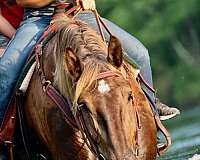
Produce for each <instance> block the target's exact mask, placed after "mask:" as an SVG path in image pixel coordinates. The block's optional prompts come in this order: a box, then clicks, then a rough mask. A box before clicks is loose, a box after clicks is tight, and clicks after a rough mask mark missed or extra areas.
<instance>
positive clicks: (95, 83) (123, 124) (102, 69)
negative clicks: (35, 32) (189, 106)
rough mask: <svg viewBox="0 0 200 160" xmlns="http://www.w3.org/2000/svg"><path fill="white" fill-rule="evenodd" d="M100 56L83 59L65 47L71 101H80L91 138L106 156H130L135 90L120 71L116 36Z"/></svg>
mask: <svg viewBox="0 0 200 160" xmlns="http://www.w3.org/2000/svg"><path fill="white" fill-rule="evenodd" d="M101 56H102V55H99V56H95V57H94V58H91V59H89V60H88V62H86V63H82V62H81V60H80V59H79V58H78V56H77V54H76V53H74V52H73V50H72V49H70V48H67V51H66V53H65V66H66V70H67V71H68V72H69V74H70V76H71V77H72V79H74V80H75V81H76V82H77V86H76V93H75V95H74V97H75V103H74V105H76V103H77V104H79V105H80V104H81V109H82V111H83V115H84V121H85V123H86V125H87V128H88V131H89V132H90V134H91V138H92V141H93V142H94V143H95V144H97V149H98V150H99V152H100V153H101V154H102V155H103V156H104V157H106V159H109V160H112V159H124V160H129V159H133V156H134V154H135V152H136V150H134V149H133V148H135V146H136V139H137V137H136V136H135V135H136V134H135V133H136V117H135V109H134V98H135V97H134V96H135V95H134V94H135V93H134V92H133V90H132V88H131V85H130V81H129V80H127V79H126V77H125V75H123V74H122V73H121V72H120V71H121V69H122V68H121V67H122V48H121V44H120V43H119V41H118V40H117V38H115V37H111V40H110V43H109V46H108V56H107V57H106V58H104V56H102V57H101ZM93 67H96V68H93Z"/></svg>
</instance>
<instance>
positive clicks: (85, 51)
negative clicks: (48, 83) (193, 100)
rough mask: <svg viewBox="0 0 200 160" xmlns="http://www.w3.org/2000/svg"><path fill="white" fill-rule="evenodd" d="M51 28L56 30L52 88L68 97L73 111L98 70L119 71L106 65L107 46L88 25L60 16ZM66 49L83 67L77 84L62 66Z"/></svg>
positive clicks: (94, 79)
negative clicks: (53, 86) (53, 27)
mask: <svg viewBox="0 0 200 160" xmlns="http://www.w3.org/2000/svg"><path fill="white" fill-rule="evenodd" d="M53 25H55V26H56V28H57V35H56V44H55V48H54V52H56V54H55V62H56V70H55V74H54V85H55V86H57V88H58V89H59V91H60V92H61V94H63V95H64V96H70V98H71V100H72V101H73V110H76V106H77V101H78V98H79V97H80V95H81V93H82V92H83V91H84V90H86V89H87V88H88V87H89V86H90V85H91V84H92V83H93V82H94V81H96V77H97V75H98V73H100V71H102V70H114V71H115V72H119V70H117V69H116V68H114V67H113V66H112V65H111V64H109V63H108V62H107V60H106V57H107V45H106V44H105V43H104V42H103V41H102V39H101V37H100V36H99V35H98V34H97V33H96V32H95V31H94V30H92V29H91V28H89V27H88V25H87V24H85V23H83V22H81V21H78V20H72V19H70V18H68V17H61V18H58V19H56V20H54V21H53ZM67 47H70V48H71V49H73V51H74V52H75V53H76V54H77V56H78V57H79V59H80V60H81V62H82V63H83V64H84V68H83V71H82V74H81V77H80V78H79V80H78V82H77V83H76V84H74V82H72V80H71V78H70V76H69V75H68V73H67V72H66V68H65V67H64V58H63V56H64V53H65V50H66V48H67ZM74 90H75V93H74Z"/></svg>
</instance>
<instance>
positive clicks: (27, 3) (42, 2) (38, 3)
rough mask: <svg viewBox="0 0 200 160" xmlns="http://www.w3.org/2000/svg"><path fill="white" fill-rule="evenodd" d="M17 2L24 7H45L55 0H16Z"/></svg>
mask: <svg viewBox="0 0 200 160" xmlns="http://www.w3.org/2000/svg"><path fill="white" fill-rule="evenodd" d="M16 1H17V4H18V5H20V6H22V7H30V8H40V7H44V6H46V5H48V4H50V3H52V2H54V1H55V0H16Z"/></svg>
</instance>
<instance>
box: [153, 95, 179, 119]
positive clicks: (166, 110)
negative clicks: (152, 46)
mask: <svg viewBox="0 0 200 160" xmlns="http://www.w3.org/2000/svg"><path fill="white" fill-rule="evenodd" d="M156 106H157V109H158V113H159V116H160V120H161V121H164V120H167V119H170V118H173V117H175V116H177V115H179V114H180V111H179V110H178V109H177V108H172V107H169V106H167V105H166V104H163V103H161V102H160V100H159V99H158V98H156Z"/></svg>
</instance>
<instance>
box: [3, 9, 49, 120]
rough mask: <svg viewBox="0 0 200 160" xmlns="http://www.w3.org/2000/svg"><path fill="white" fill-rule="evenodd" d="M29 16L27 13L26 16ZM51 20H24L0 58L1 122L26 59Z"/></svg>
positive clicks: (45, 18) (45, 17) (36, 18)
mask: <svg viewBox="0 0 200 160" xmlns="http://www.w3.org/2000/svg"><path fill="white" fill-rule="evenodd" d="M28 14H29V13H26V15H28ZM50 20H51V17H50V16H42V17H30V18H27V19H24V20H23V22H22V23H21V25H20V27H19V28H18V30H17V32H16V34H15V36H14V37H13V39H12V40H11V41H10V43H9V44H8V46H7V48H6V50H5V52H4V55H3V56H2V57H1V58H0V121H1V119H2V118H3V116H4V113H5V111H6V108H7V105H8V103H9V100H10V98H11V95H12V92H13V89H14V87H15V84H16V81H17V80H18V77H19V75H20V73H21V70H22V68H23V66H24V65H25V62H26V59H27V57H28V55H29V54H30V52H31V51H32V49H33V47H34V46H35V44H36V42H37V41H38V39H39V38H40V37H41V35H42V33H43V32H44V30H45V28H46V27H47V26H48V25H49V23H50Z"/></svg>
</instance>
